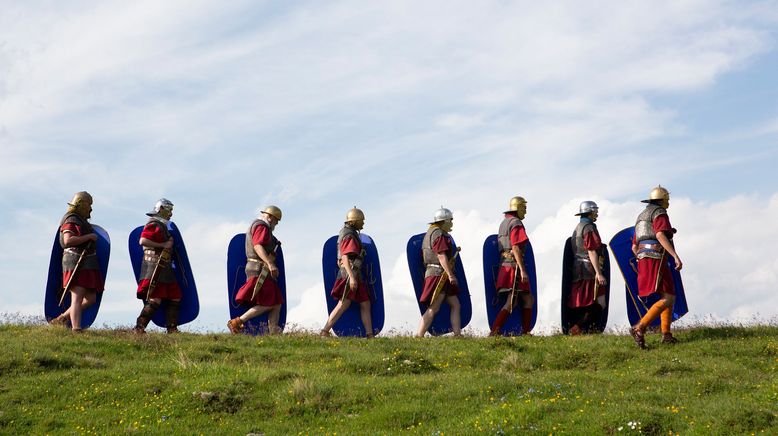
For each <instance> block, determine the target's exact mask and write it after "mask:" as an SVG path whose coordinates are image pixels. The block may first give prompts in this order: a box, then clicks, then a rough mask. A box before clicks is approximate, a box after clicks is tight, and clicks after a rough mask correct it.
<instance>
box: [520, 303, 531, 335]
mask: <svg viewBox="0 0 778 436" xmlns="http://www.w3.org/2000/svg"><path fill="white" fill-rule="evenodd" d="M530 331H532V308H531V307H525V308H523V309H521V334H522V335H524V336H532V334H531V333H530Z"/></svg>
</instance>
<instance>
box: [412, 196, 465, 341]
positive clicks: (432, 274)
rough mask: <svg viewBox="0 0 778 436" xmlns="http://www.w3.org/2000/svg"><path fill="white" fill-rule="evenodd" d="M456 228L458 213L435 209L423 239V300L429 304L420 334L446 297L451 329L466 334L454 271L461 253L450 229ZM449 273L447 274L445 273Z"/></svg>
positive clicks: (417, 334) (427, 327) (430, 321)
mask: <svg viewBox="0 0 778 436" xmlns="http://www.w3.org/2000/svg"><path fill="white" fill-rule="evenodd" d="M453 227H454V215H453V214H452V213H451V211H450V210H448V209H446V208H444V207H441V208H440V209H438V210H437V211H435V216H434V219H433V221H432V222H431V223H430V227H429V229H427V234H425V235H424V239H423V240H422V246H421V249H422V257H423V260H424V265H425V266H426V271H425V272H424V289H423V291H422V293H421V298H420V299H419V301H420V302H421V303H422V304H425V305H426V306H427V310H426V311H425V312H424V315H422V317H421V322H420V324H419V330H418V332H416V337H419V338H421V337H424V335H425V334H426V333H427V330H429V328H430V325H432V321H433V320H434V318H435V314H437V313H438V310H440V306H441V305H442V304H443V300H445V301H446V303H448V305H449V306H450V307H451V329H452V330H453V332H454V336H462V331H461V325H462V323H461V320H460V304H459V297H458V296H457V295H458V294H459V288H458V285H459V283H457V276H456V274H454V262H453V261H454V257H455V255H456V253H457V250H456V247H454V242H453V240H452V239H451V236H450V235H449V232H450V231H451V229H452V228H453ZM444 273H445V274H446V276H448V277H447V278H444V277H443V274H444Z"/></svg>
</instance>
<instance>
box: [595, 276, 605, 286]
mask: <svg viewBox="0 0 778 436" xmlns="http://www.w3.org/2000/svg"><path fill="white" fill-rule="evenodd" d="M594 279H595V280H597V283H599V284H600V286H605V285H607V284H608V281H607V280H605V276H603V275H602V274H597V275H596V276H595V278H594Z"/></svg>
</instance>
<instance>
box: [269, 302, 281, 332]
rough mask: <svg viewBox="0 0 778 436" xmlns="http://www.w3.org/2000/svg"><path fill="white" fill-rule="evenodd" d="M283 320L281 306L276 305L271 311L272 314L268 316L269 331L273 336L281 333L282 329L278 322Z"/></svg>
mask: <svg viewBox="0 0 778 436" xmlns="http://www.w3.org/2000/svg"><path fill="white" fill-rule="evenodd" d="M280 318H281V305H280V304H276V305H275V306H273V307H272V308H271V309H270V313H269V314H268V316H267V329H268V331H269V332H270V334H271V335H277V334H280V333H281V327H279V326H278V320H279V319H280Z"/></svg>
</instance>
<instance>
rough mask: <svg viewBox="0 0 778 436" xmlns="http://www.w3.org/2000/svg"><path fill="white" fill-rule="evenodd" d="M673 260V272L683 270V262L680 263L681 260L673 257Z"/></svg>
mask: <svg viewBox="0 0 778 436" xmlns="http://www.w3.org/2000/svg"><path fill="white" fill-rule="evenodd" d="M673 259H674V260H675V270H676V271H680V270H681V268H683V262H681V258H680V257H678V256H675V257H674V258H673Z"/></svg>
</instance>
